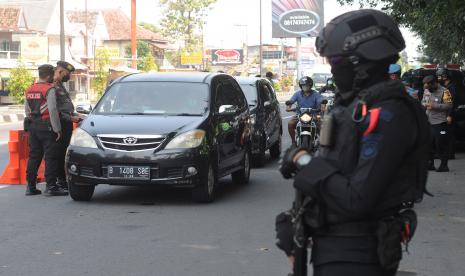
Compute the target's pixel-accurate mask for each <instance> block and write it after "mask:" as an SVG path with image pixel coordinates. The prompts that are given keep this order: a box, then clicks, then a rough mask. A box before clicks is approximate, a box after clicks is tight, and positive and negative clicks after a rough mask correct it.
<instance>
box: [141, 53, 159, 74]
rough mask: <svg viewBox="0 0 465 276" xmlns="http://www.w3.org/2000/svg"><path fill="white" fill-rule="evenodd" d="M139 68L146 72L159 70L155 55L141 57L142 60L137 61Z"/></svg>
mask: <svg viewBox="0 0 465 276" xmlns="http://www.w3.org/2000/svg"><path fill="white" fill-rule="evenodd" d="M137 69H139V70H142V71H144V72H149V71H158V66H157V64H156V63H155V59H154V58H153V56H152V55H148V56H145V57H143V58H141V60H138V61H137Z"/></svg>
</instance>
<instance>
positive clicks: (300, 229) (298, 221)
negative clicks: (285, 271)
mask: <svg viewBox="0 0 465 276" xmlns="http://www.w3.org/2000/svg"><path fill="white" fill-rule="evenodd" d="M307 203H308V202H306V200H305V196H304V195H303V194H302V192H300V191H299V190H297V189H296V191H295V200H294V214H295V216H294V218H293V221H292V222H293V225H294V229H295V234H294V267H293V274H292V275H293V276H307V259H308V252H307V246H308V235H307V231H306V228H305V224H304V221H303V213H304V211H305V209H304V207H305V205H307Z"/></svg>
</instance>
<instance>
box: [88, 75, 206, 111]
mask: <svg viewBox="0 0 465 276" xmlns="http://www.w3.org/2000/svg"><path fill="white" fill-rule="evenodd" d="M208 103H209V86H208V85H207V84H205V83H184V82H121V83H115V84H114V85H113V86H112V87H111V88H110V89H109V90H108V91H107V92H106V93H105V95H104V96H103V98H102V99H101V100H100V102H99V103H98V105H97V106H96V108H95V109H96V114H120V115H167V116H170V115H174V116H181V115H185V116H188V115H193V116H201V115H203V114H205V112H207V111H208V107H209V104H208Z"/></svg>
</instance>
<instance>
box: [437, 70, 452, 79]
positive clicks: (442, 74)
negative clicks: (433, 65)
mask: <svg viewBox="0 0 465 276" xmlns="http://www.w3.org/2000/svg"><path fill="white" fill-rule="evenodd" d="M436 77H443V78H446V79H450V72H449V70H447V69H446V68H439V69H438V71H436Z"/></svg>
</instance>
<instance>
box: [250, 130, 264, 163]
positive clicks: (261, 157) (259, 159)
mask: <svg viewBox="0 0 465 276" xmlns="http://www.w3.org/2000/svg"><path fill="white" fill-rule="evenodd" d="M259 148H260V151H259V152H258V153H257V154H255V155H254V158H253V163H254V165H255V166H257V167H263V165H265V161H266V155H265V151H266V141H265V137H262V138H261V139H260V145H259Z"/></svg>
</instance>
